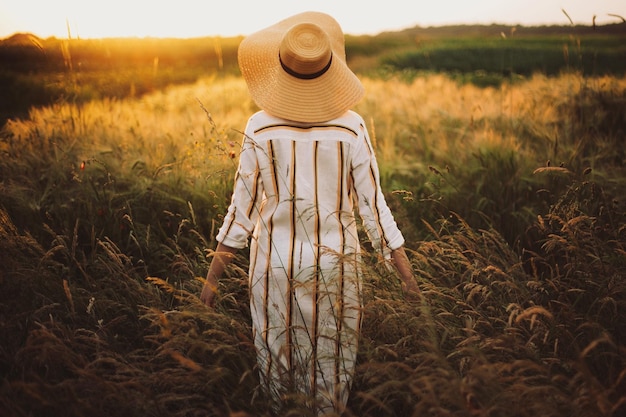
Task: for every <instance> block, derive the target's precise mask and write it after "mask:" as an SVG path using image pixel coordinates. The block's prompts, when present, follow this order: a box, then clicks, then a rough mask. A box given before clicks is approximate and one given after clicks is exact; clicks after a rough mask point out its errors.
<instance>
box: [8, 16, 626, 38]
mask: <svg viewBox="0 0 626 417" xmlns="http://www.w3.org/2000/svg"><path fill="white" fill-rule="evenodd" d="M622 24H626V20H624V21H619V22H604V23H595V24H594V23H593V22H592V23H590V24H586V23H574V24H573V25H572V24H571V23H567V24H564V23H552V24H528V25H523V24H511V23H499V22H494V23H462V22H459V23H448V24H441V25H428V26H424V25H414V26H411V27H404V28H399V29H392V30H385V31H382V32H379V33H375V34H367V33H365V34H351V33H345V35H346V36H354V37H359V36H378V35H381V34H384V33H397V32H403V31H407V30H412V29H424V30H429V29H444V28H454V27H468V28H471V27H476V28H480V27H485V28H488V27H507V28H514V27H515V28H525V29H540V28H567V27H576V28H592V27H609V26H618V25H622ZM16 36H34V37H35V38H37V39H39V40H48V39H49V40H61V39H67V36H54V35H51V36H46V37H43V36H39V35H37V34H36V33H32V32H15V33H12V34H10V35H8V36H4V37H0V41H6V40H8V39H11V38H13V37H16ZM243 36H245V35H243V34H239V35H232V36H221V35H198V36H189V37H176V36H107V37H100V38H87V37H81V36H73V35H72V37H71V38H70V39H72V40H107V39H111V40H113V39H139V40H141V39H146V40H148V39H156V40H186V39H189V40H193V39H202V38H219V37H222V38H224V39H229V38H237V37H243Z"/></svg>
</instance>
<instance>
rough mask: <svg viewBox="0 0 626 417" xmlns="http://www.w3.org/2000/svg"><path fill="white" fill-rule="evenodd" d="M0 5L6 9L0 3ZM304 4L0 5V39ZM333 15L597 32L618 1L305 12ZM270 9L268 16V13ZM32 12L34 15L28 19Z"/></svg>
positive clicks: (397, 25) (229, 25) (144, 34)
mask: <svg viewBox="0 0 626 417" xmlns="http://www.w3.org/2000/svg"><path fill="white" fill-rule="evenodd" d="M1 2H5V3H6V4H1ZM309 3H310V2H308V1H304V0H266V2H264V3H263V4H259V3H258V2H252V1H243V0H240V1H232V0H231V1H230V2H216V1H211V0H205V1H203V2H202V3H200V2H198V1H194V0H178V1H177V3H176V7H172V5H171V4H161V3H158V4H153V2H148V1H143V0H137V1H133V2H128V1H126V0H111V1H109V2H108V3H107V5H106V7H103V6H102V5H101V3H95V2H93V1H89V0H58V1H55V2H44V1H41V0H23V1H21V2H10V3H8V0H0V39H5V38H8V37H11V36H13V35H15V34H19V33H26V34H31V35H34V36H37V37H38V38H40V39H46V38H50V37H55V38H61V39H63V38H80V39H105V38H163V39H165V38H176V39H190V38H202V37H237V36H246V35H248V34H250V33H252V32H255V31H257V30H260V29H262V28H264V27H267V26H269V25H271V24H273V23H275V22H277V21H279V20H281V19H283V18H286V17H288V16H291V15H293V14H296V13H300V12H303V11H306V10H310V9H312V8H311V7H310V5H309ZM313 9H315V10H317V11H320V12H324V13H328V14H330V15H331V16H333V17H334V18H335V19H337V21H338V22H339V23H340V25H341V26H342V28H343V31H344V33H346V34H347V35H352V36H359V35H376V34H380V33H383V32H398V31H402V30H406V29H412V28H415V27H420V28H430V27H445V26H491V25H504V26H521V27H538V26H571V25H576V26H579V25H581V26H591V25H592V24H593V23H594V21H595V24H596V25H598V26H603V25H608V24H612V23H620V22H622V21H624V16H626V3H624V2H620V4H618V2H617V1H615V0H597V1H596V2H594V3H593V4H588V3H584V4H581V2H580V1H577V0H525V1H510V2H506V3H502V2H501V1H500V0H484V1H481V2H477V3H473V4H471V5H468V4H467V3H466V2H465V1H463V0H448V1H445V2H439V3H435V4H430V3H429V4H423V3H406V2H405V1H404V0H387V1H385V2H384V4H378V3H377V4H369V5H361V4H360V2H358V1H357V0H346V1H342V2H337V1H336V0H319V1H317V2H316V3H315V7H314V8H313ZM268 10H274V11H276V12H274V11H273V12H268ZM33 11H37V13H33Z"/></svg>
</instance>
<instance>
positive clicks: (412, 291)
mask: <svg viewBox="0 0 626 417" xmlns="http://www.w3.org/2000/svg"><path fill="white" fill-rule="evenodd" d="M391 261H392V262H393V264H394V266H395V267H396V269H397V270H398V274H400V279H401V280H402V291H403V292H404V294H406V295H407V296H408V297H410V298H411V299H419V298H420V297H421V291H420V289H419V287H418V286H417V281H416V280H415V275H414V274H413V268H412V267H411V261H409V257H408V256H407V254H406V251H405V250H404V247H400V248H398V249H394V250H392V251H391Z"/></svg>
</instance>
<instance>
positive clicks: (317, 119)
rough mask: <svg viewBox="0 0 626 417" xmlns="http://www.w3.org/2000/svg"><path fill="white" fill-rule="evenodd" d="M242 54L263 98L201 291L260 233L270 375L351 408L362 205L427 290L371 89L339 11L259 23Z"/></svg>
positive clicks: (260, 326) (254, 267) (380, 245)
mask: <svg viewBox="0 0 626 417" xmlns="http://www.w3.org/2000/svg"><path fill="white" fill-rule="evenodd" d="M239 66H240V68H241V72H242V74H243V76H244V78H245V80H246V83H247V85H248V88H249V91H250V94H251V96H252V98H253V99H254V101H255V102H256V104H257V105H258V106H259V107H260V108H261V109H262V110H261V111H259V112H258V113H256V114H254V115H253V116H252V117H251V118H250V119H249V120H248V124H247V126H246V130H245V135H244V139H243V145H242V151H241V155H240V160H239V167H238V170H237V174H236V177H235V185H234V191H233V196H232V201H231V204H230V207H229V209H228V212H227V214H226V216H225V219H224V223H223V225H222V227H221V228H220V230H219V233H218V235H217V240H218V242H219V243H218V246H217V249H216V254H215V257H214V258H213V261H212V262H211V265H210V268H209V271H208V274H207V280H206V283H205V285H204V287H203V290H202V294H201V299H202V300H203V301H204V302H205V303H206V304H207V305H209V306H213V305H214V301H215V293H216V288H217V282H218V280H219V278H220V277H221V275H222V273H223V271H224V268H225V267H226V266H227V265H228V263H229V262H230V261H231V259H232V256H233V254H234V253H236V251H237V250H238V249H241V248H244V247H245V246H246V245H247V244H248V239H249V238H250V237H251V244H250V268H249V285H250V307H251V314H252V328H253V333H254V334H253V336H254V342H255V346H256V349H257V353H258V365H259V370H260V376H261V382H262V384H263V386H264V387H265V388H266V389H267V391H268V393H269V395H270V398H272V399H273V400H274V401H275V402H276V404H278V405H279V404H280V403H281V401H282V400H284V398H286V396H287V395H289V394H292V393H296V394H303V395H304V396H306V398H310V399H311V402H312V403H311V408H312V409H314V410H315V412H317V413H318V414H319V415H323V414H327V413H333V412H334V413H339V414H340V413H341V412H342V410H343V409H344V407H345V404H346V401H347V398H348V392H349V389H350V382H351V380H352V376H353V373H354V367H355V361H356V353H357V342H358V332H359V329H360V325H361V314H362V300H361V282H360V277H359V275H360V271H359V265H360V259H359V237H358V235H357V223H356V219H355V210H356V209H358V213H359V215H360V217H361V220H362V223H363V226H364V229H365V231H366V233H367V235H368V237H369V239H370V241H371V242H372V244H373V246H374V248H375V249H376V250H378V251H380V252H381V253H382V254H383V255H384V256H385V257H387V258H390V259H391V261H392V263H393V264H394V265H395V266H396V268H397V271H398V273H399V276H400V278H401V279H402V281H403V284H402V285H403V288H404V290H405V291H409V292H413V293H417V292H419V290H418V288H417V285H416V283H415V280H414V277H413V273H412V270H411V266H410V263H409V261H408V258H407V256H406V253H405V251H404V249H403V244H404V238H403V236H402V233H401V232H400V230H399V229H398V227H397V225H396V223H395V221H394V219H393V216H392V214H391V212H390V210H389V207H388V206H387V204H386V202H385V198H384V196H383V193H382V191H381V189H380V182H379V174H378V166H377V164H376V160H375V157H374V152H373V148H372V144H371V142H370V139H369V136H368V132H367V129H366V127H365V123H364V122H363V119H362V118H361V116H359V115H358V114H357V113H355V112H353V111H351V110H350V108H351V107H352V106H354V105H355V104H356V103H357V102H358V101H360V100H361V98H362V96H363V93H364V89H363V86H362V84H361V82H360V81H359V80H358V78H357V77H356V76H355V75H354V74H353V73H352V71H350V69H349V68H348V67H347V65H346V58H345V47H344V35H343V32H342V30H341V27H340V26H339V24H338V23H337V22H336V21H335V20H334V19H333V18H332V17H330V16H328V15H326V14H323V13H317V12H306V13H301V14H298V15H295V16H292V17H290V18H287V19H285V20H283V21H280V22H278V23H276V24H274V25H272V26H270V27H268V28H266V29H263V30H261V31H259V32H256V33H254V34H252V35H250V36H249V37H247V38H246V39H244V41H243V42H242V43H241V45H240V47H239Z"/></svg>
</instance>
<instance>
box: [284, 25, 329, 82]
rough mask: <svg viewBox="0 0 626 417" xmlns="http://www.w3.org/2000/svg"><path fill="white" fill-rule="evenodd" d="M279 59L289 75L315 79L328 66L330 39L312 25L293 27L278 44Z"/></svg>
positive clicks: (317, 27) (319, 28)
mask: <svg viewBox="0 0 626 417" xmlns="http://www.w3.org/2000/svg"><path fill="white" fill-rule="evenodd" d="M279 57H280V61H281V64H282V66H283V69H284V70H285V71H287V72H288V73H289V74H291V75H293V76H295V77H298V78H304V79H310V78H316V77H318V76H321V75H322V74H323V73H324V72H325V70H326V69H328V67H329V66H330V63H331V59H332V48H331V43H330V39H329V37H328V35H327V34H326V32H324V30H323V29H322V28H321V27H319V26H317V25H315V24H313V23H300V24H297V25H294V26H293V27H291V28H290V29H289V30H288V31H287V32H286V33H285V36H284V37H283V39H282V41H281V43H280V49H279Z"/></svg>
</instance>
